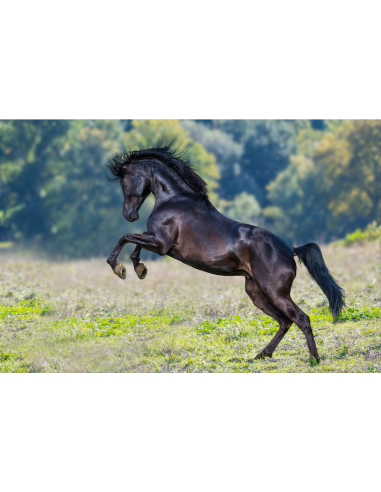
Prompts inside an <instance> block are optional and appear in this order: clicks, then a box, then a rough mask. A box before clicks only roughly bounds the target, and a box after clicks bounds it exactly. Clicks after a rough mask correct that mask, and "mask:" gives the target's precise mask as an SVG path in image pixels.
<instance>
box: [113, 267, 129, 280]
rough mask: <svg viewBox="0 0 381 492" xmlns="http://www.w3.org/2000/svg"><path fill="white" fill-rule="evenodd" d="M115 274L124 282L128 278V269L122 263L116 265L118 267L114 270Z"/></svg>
mask: <svg viewBox="0 0 381 492" xmlns="http://www.w3.org/2000/svg"><path fill="white" fill-rule="evenodd" d="M114 273H115V275H117V276H118V277H119V278H121V279H123V280H124V279H125V278H126V277H127V272H126V267H125V266H123V265H122V264H121V263H118V264H117V265H116V267H115V268H114Z"/></svg>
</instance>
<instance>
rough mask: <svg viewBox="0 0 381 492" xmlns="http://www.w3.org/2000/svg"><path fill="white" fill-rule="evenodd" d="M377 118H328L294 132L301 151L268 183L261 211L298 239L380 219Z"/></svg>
mask: <svg viewBox="0 0 381 492" xmlns="http://www.w3.org/2000/svg"><path fill="white" fill-rule="evenodd" d="M380 136H381V122H380V121H379V120H347V121H333V122H327V128H326V130H325V131H324V132H323V133H322V134H320V140H318V137H317V134H316V133H313V132H309V133H306V132H305V131H304V133H303V134H301V135H299V136H298V140H299V141H300V146H299V151H300V152H302V153H301V154H299V155H296V156H294V157H292V158H291V164H290V165H289V166H288V168H287V169H286V170H284V171H283V172H282V173H280V174H279V175H278V176H277V177H276V178H275V180H274V181H273V182H272V183H271V184H269V185H268V196H269V199H270V200H271V204H272V205H271V206H269V207H267V208H266V209H265V210H264V216H265V217H266V218H267V220H268V221H269V223H270V224H272V225H273V227H274V229H275V230H276V232H277V233H278V234H281V235H283V236H285V237H287V238H289V239H290V240H292V239H293V240H296V241H297V242H301V241H309V240H313V239H318V240H320V241H329V240H332V239H335V238H338V237H342V236H344V235H345V234H347V233H349V232H352V231H354V230H355V229H358V228H363V227H365V226H366V225H367V224H369V223H372V222H373V221H379V220H380V213H381V209H380V178H381V153H380V145H379V142H380Z"/></svg>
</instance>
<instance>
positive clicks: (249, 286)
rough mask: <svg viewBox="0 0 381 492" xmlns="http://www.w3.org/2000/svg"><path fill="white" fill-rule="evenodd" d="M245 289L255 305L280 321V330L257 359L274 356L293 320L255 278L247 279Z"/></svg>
mask: <svg viewBox="0 0 381 492" xmlns="http://www.w3.org/2000/svg"><path fill="white" fill-rule="evenodd" d="M245 290H246V293H247V295H248V296H249V297H250V299H251V300H252V302H253V304H254V305H255V306H257V307H258V308H259V309H260V310H261V311H263V312H264V313H265V314H267V315H268V316H271V317H272V318H274V319H275V321H277V322H278V323H279V330H278V331H277V332H276V334H275V336H274V338H273V339H272V340H271V342H270V343H269V344H267V345H266V347H265V348H264V349H263V350H262V351H261V352H260V353H259V354H258V355H257V356H256V357H255V359H263V358H265V357H272V355H273V352H274V351H275V349H276V348H277V346H278V345H279V343H280V342H281V340H282V339H283V337H284V336H285V335H286V333H287V332H288V330H289V329H290V326H291V325H292V321H291V320H290V319H289V318H287V316H285V315H284V314H283V313H282V312H281V311H279V309H277V308H276V307H275V306H274V305H273V304H272V303H271V301H270V299H269V298H268V297H267V296H266V295H265V294H264V293H263V292H262V290H261V289H260V287H259V286H258V284H257V283H256V282H255V280H254V279H246V283H245Z"/></svg>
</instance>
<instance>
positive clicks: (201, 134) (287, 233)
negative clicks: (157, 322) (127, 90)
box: [0, 120, 381, 257]
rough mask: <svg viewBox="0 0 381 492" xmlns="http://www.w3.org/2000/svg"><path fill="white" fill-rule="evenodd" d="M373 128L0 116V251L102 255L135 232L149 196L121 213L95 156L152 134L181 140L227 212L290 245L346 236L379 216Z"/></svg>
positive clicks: (104, 158) (366, 123)
mask: <svg viewBox="0 0 381 492" xmlns="http://www.w3.org/2000/svg"><path fill="white" fill-rule="evenodd" d="M380 134H381V122H380V121H379V120H324V121H320V120H319V121H312V122H309V121H308V120H204V121H203V120H182V121H179V120H120V121H116V120H113V121H110V120H95V121H93V120H86V121H82V120H74V121H67V120H57V121H56V120H48V121H46V120H28V121H23V120H15V121H0V248H2V249H3V248H6V247H7V248H8V249H12V248H13V247H14V246H20V245H21V246H23V248H24V249H26V248H27V249H32V250H34V251H38V252H39V253H40V252H45V253H49V254H50V255H51V256H56V257H57V256H58V257H60V256H61V257H86V256H88V255H90V256H99V255H102V256H105V255H108V254H109V253H110V251H111V249H112V248H113V246H114V245H115V243H116V241H117V240H118V239H119V237H120V236H121V235H122V234H124V233H126V232H143V231H145V230H146V221H147V218H148V216H149V214H150V212H151V210H152V207H153V203H154V200H153V197H152V196H151V197H149V198H148V199H147V200H146V202H145V203H144V204H143V206H142V208H141V210H140V219H139V220H138V221H136V222H134V223H133V224H131V223H128V222H126V221H125V220H124V219H123V218H122V215H121V207H122V202H123V197H122V194H121V190H120V188H119V187H118V186H115V185H113V184H109V183H108V182H107V181H106V179H105V173H104V171H105V164H107V163H108V161H109V159H110V158H112V156H113V155H114V154H115V153H119V152H121V151H123V150H125V149H130V148H131V147H132V148H133V147H149V146H152V145H156V144H157V143H158V141H160V140H164V141H170V140H175V141H176V142H177V144H178V145H180V146H185V145H188V155H189V159H190V161H191V163H192V164H193V166H194V167H195V168H196V171H198V172H199V173H200V174H201V176H202V177H203V178H204V180H205V181H206V182H207V183H208V188H209V191H210V196H211V200H212V202H213V203H214V204H215V205H216V206H217V208H218V209H220V210H221V212H223V213H225V214H226V215H228V216H229V215H230V216H232V218H235V219H237V220H240V221H244V222H249V223H255V224H257V225H262V226H263V227H266V228H267V229H270V230H271V231H272V232H274V233H275V234H278V235H280V236H281V237H283V238H284V239H285V240H287V241H288V242H289V243H293V244H302V243H305V242H309V241H318V242H320V243H321V242H329V241H332V240H336V239H339V238H342V237H344V236H346V235H348V234H352V233H353V231H356V232H355V233H353V234H354V236H353V239H348V241H352V240H355V237H357V236H358V235H359V234H360V233H359V232H358V230H359V229H361V230H362V229H364V228H366V227H367V225H368V224H370V223H372V222H374V221H378V223H379V217H380V214H381V208H380V207H381V205H380V204H381V199H380V193H379V189H378V183H380V182H381V170H380V168H381V152H380V146H379V137H380ZM348 237H349V236H348ZM359 240H362V239H359ZM364 240H365V239H364ZM12 244H13V245H14V246H10V245H12ZM128 250H129V246H128V247H127V248H126V251H128Z"/></svg>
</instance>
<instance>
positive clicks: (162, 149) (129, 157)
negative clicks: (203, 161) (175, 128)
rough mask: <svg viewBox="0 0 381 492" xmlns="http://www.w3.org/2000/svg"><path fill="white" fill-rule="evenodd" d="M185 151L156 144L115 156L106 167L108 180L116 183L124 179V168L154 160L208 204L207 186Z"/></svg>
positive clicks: (170, 144)
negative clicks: (173, 172)
mask: <svg viewBox="0 0 381 492" xmlns="http://www.w3.org/2000/svg"><path fill="white" fill-rule="evenodd" d="M186 154H187V150H186V149H185V150H180V149H179V148H178V147H175V146H174V144H173V142H171V143H169V144H158V146H157V147H153V148H151V149H140V150H131V151H129V152H123V153H122V154H120V155H116V156H115V158H114V159H112V162H110V164H109V165H108V166H106V167H108V169H110V171H111V173H112V174H113V175H114V178H108V179H109V180H110V181H117V180H120V179H121V178H123V177H124V169H123V168H124V166H126V165H130V164H133V163H135V162H139V161H143V160H149V159H155V160H158V161H160V163H161V164H164V165H165V166H167V167H168V168H170V169H172V170H173V171H175V172H176V173H177V174H178V175H179V176H180V178H181V179H182V180H183V181H184V183H186V184H187V185H188V186H189V187H190V188H191V189H192V190H193V191H194V192H195V193H196V194H197V195H199V196H200V197H201V198H203V200H204V201H205V202H209V198H208V192H207V189H206V186H207V184H206V183H205V181H204V180H203V179H202V178H200V176H198V174H196V173H195V171H194V170H193V169H192V167H191V165H190V162H189V160H188V158H187V155H186Z"/></svg>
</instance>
